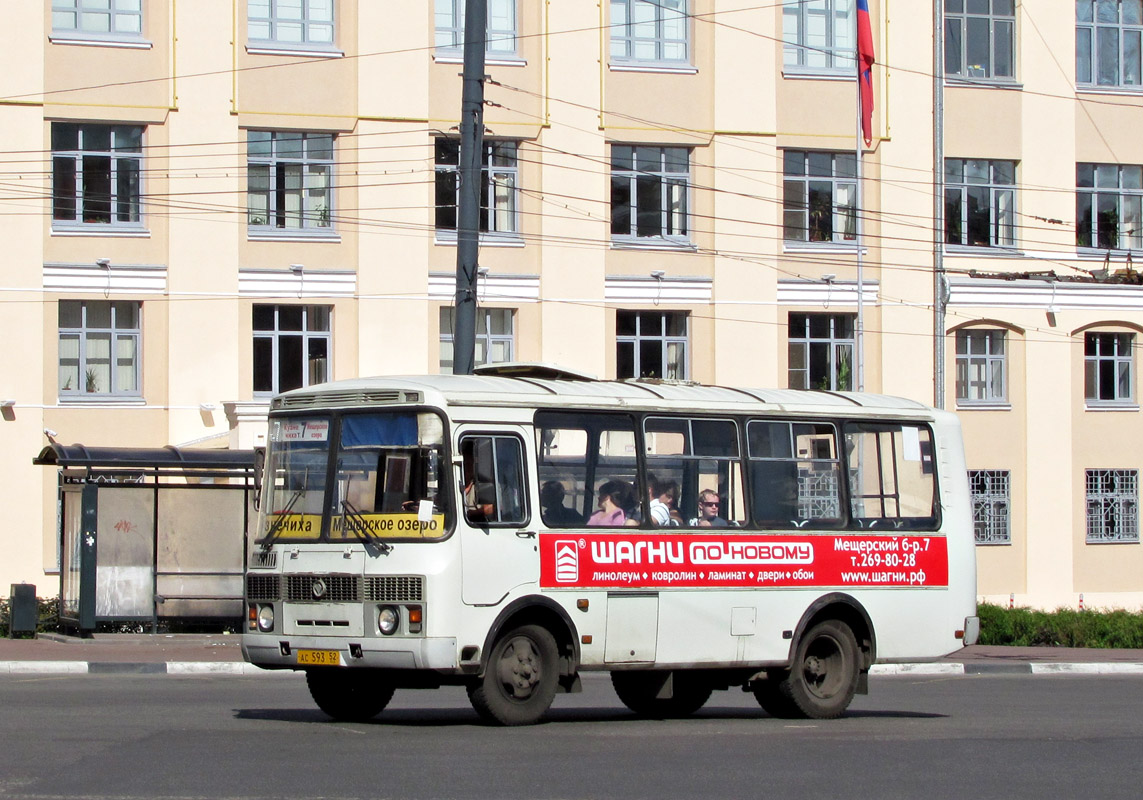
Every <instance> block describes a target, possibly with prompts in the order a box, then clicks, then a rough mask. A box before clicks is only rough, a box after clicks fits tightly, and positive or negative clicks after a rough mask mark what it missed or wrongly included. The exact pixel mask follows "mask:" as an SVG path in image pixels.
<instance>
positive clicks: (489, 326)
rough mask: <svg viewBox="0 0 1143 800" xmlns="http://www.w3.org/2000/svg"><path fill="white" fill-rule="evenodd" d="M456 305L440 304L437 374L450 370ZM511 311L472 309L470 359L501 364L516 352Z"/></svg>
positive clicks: (450, 372)
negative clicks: (473, 334) (472, 350)
mask: <svg viewBox="0 0 1143 800" xmlns="http://www.w3.org/2000/svg"><path fill="white" fill-rule="evenodd" d="M455 316H456V308H455V307H453V306H441V312H440V332H441V374H442V375H448V374H452V363H453V342H454V336H455V332H454V327H453V326H454V322H453V321H454V318H455ZM513 317H514V311H513V310H512V309H510V308H478V309H476V351H475V353H474V358H473V363H474V364H475V366H478V367H479V366H480V365H481V364H501V363H504V362H505V361H512V360H513V359H514V358H515V354H516V336H515V334H514V332H513V330H514V328H513Z"/></svg>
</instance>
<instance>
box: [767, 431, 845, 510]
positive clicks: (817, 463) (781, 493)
mask: <svg viewBox="0 0 1143 800" xmlns="http://www.w3.org/2000/svg"><path fill="white" fill-rule="evenodd" d="M746 446H747V454H748V456H749V464H750V489H751V493H750V497H751V511H752V516H753V518H754V522H755V523H756V524H757V525H759V526H761V527H763V528H837V527H840V526H841V525H842V524H843V515H842V508H841V462H840V460H839V458H838V451H837V431H836V429H835V428H834V426H833V425H832V424H830V423H825V422H800V421H798V422H794V421H789V420H751V421H750V422H749V423H748V424H747V426H746Z"/></svg>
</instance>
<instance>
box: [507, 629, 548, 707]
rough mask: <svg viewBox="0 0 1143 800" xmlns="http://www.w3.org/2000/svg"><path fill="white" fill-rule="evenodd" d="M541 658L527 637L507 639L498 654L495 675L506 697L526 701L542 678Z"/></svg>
mask: <svg viewBox="0 0 1143 800" xmlns="http://www.w3.org/2000/svg"><path fill="white" fill-rule="evenodd" d="M541 663H542V658H541V656H540V651H539V649H538V648H537V647H536V644H535V642H533V641H532V640H531V639H529V638H528V637H527V636H516V637H513V638H512V639H509V640H508V642H506V643H505V645H504V650H503V651H502V652H501V654H500V664H499V665H498V667H497V675H498V676H499V678H500V685H501V686H503V687H504V689H505V693H506V694H507V695H508V697H510V698H513V699H515V700H527V699H528V698H529V697H531V696H532V694H533V693H534V692H535V691H536V686H537V685H538V684H539V683H540V680H541V679H542V678H543V671H542V670H541V668H540V665H541Z"/></svg>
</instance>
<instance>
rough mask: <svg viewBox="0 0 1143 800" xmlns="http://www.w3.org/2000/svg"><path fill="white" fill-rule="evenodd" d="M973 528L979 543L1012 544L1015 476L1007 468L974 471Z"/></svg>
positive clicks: (970, 477) (971, 486) (971, 485)
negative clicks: (1013, 484)
mask: <svg viewBox="0 0 1143 800" xmlns="http://www.w3.org/2000/svg"><path fill="white" fill-rule="evenodd" d="M968 484H969V490H970V494H971V495H972V528H973V534H974V536H975V539H976V543H977V544H983V545H996V544H1000V545H1005V544H1012V515H1011V511H1012V473H1011V471H1010V470H1006V469H970V470H969V471H968Z"/></svg>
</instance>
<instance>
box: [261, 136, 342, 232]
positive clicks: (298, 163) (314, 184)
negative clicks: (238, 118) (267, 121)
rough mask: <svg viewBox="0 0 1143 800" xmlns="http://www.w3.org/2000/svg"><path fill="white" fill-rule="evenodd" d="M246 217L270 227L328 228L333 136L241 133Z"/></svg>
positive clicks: (296, 228)
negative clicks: (245, 188) (244, 169)
mask: <svg viewBox="0 0 1143 800" xmlns="http://www.w3.org/2000/svg"><path fill="white" fill-rule="evenodd" d="M246 165H247V170H246V172H247V174H246V182H247V193H246V208H247V222H248V224H249V225H250V227H251V228H259V229H263V230H266V231H269V230H276V229H280V230H290V231H295V232H296V231H305V230H315V231H322V230H329V229H330V228H331V227H332V224H333V220H332V216H331V214H332V206H333V186H332V183H331V176H332V174H333V135H332V134H329V133H299V132H294V131H247V132H246Z"/></svg>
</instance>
